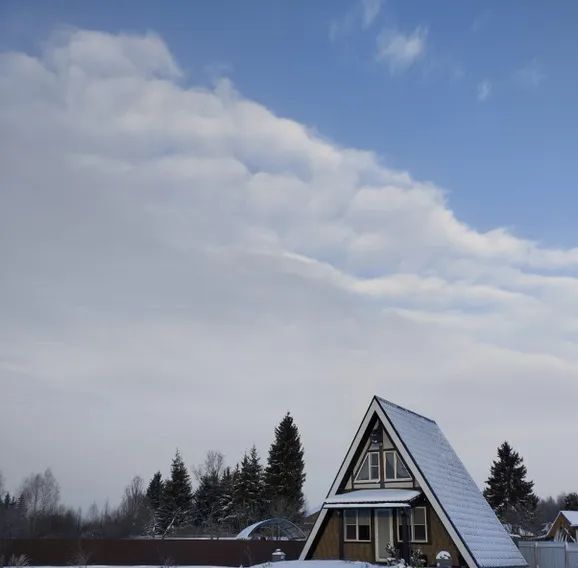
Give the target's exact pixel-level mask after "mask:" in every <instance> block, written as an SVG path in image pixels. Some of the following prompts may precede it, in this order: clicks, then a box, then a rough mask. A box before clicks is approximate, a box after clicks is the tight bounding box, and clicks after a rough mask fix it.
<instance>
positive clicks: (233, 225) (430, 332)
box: [0, 0, 578, 507]
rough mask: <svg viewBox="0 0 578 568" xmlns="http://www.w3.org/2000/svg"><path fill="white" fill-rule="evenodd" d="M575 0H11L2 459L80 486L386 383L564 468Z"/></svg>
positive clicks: (2, 206)
mask: <svg viewBox="0 0 578 568" xmlns="http://www.w3.org/2000/svg"><path fill="white" fill-rule="evenodd" d="M577 24H578V5H576V3H574V2H560V3H557V4H556V5H546V4H544V3H541V2H525V3H523V4H520V3H502V2H483V3H482V2H479V3H478V2H462V3H459V4H457V3H455V4H452V6H451V10H449V9H447V10H440V9H439V6H436V7H435V8H434V5H433V4H428V3H422V2H394V1H379V0H363V1H361V0H360V1H353V2H337V1H336V2H333V1H332V2H315V3H312V2H291V3H288V2H270V1H269V2H265V1H263V2H257V1H253V2H248V3H237V2H219V1H214V2H194V3H192V2H177V1H172V2H160V1H159V2H155V1H150V0H149V1H146V0H145V1H141V2H127V1H124V2H123V1H116V2H99V3H96V2H91V3H88V2H78V1H56V0H51V1H49V2H28V1H22V0H21V1H18V2H13V1H11V0H2V1H0V149H1V151H0V259H1V262H2V270H1V271H0V313H2V318H0V385H1V387H0V388H1V390H0V392H1V393H2V395H1V397H2V412H0V448H1V455H2V462H1V463H0V470H1V471H2V472H3V474H4V477H5V478H6V485H7V486H8V488H9V489H12V490H16V489H17V487H18V485H19V483H20V481H21V479H22V478H23V477H24V476H25V475H27V474H29V473H30V472H36V471H42V470H44V468H46V467H51V468H52V469H53V471H54V474H55V476H56V477H57V479H58V480H59V481H60V484H61V488H62V496H63V500H64V501H65V502H66V503H69V504H71V505H74V506H82V507H87V506H88V505H90V503H92V502H93V501H96V502H97V503H98V504H103V503H104V502H106V501H107V500H108V501H109V502H110V503H111V504H114V503H116V502H118V500H119V499H120V496H121V493H122V490H123V488H124V486H125V485H126V484H127V483H128V482H129V481H130V479H131V478H132V476H133V475H135V474H139V475H141V476H142V477H143V478H144V479H145V480H148V479H149V478H150V477H151V476H152V474H153V473H154V472H155V471H156V470H158V469H160V470H161V471H162V472H163V473H165V474H166V473H168V470H169V465H170V460H171V458H172V456H173V455H174V452H175V450H176V449H177V448H179V449H180V451H181V452H182V455H183V457H184V459H185V461H186V462H187V463H188V464H189V465H191V466H192V465H194V464H198V463H200V462H201V461H202V460H203V457H204V455H205V453H206V451H207V450H211V449H214V450H220V451H222V452H223V453H224V454H225V456H226V460H227V462H228V463H229V464H231V465H234V464H235V463H236V462H237V461H238V460H239V459H240V458H241V456H242V454H243V452H244V451H246V450H248V449H249V448H250V447H251V445H253V444H256V446H257V448H258V450H259V451H260V453H261V455H262V456H263V458H264V457H265V456H266V453H267V449H268V447H269V444H270V443H271V441H272V435H273V429H274V427H275V425H276V424H277V423H278V422H279V421H280V419H281V418H282V416H283V415H284V414H285V412H287V411H290V412H291V413H292V414H293V416H294V418H295V421H296V423H297V424H298V426H299V428H300V431H301V435H302V440H303V444H304V448H305V456H306V464H307V481H306V487H305V491H306V497H307V500H308V503H309V505H310V506H312V507H313V506H315V505H317V504H319V503H320V502H321V501H322V499H323V496H324V494H325V493H326V491H327V490H328V488H329V485H330V483H331V480H332V479H333V476H334V474H335V471H336V470H337V467H338V466H339V464H340V463H341V460H342V458H343V455H344V453H345V451H346V450H347V447H348V445H349V443H350V441H351V438H352V437H353V435H354V433H355V429H356V428H357V425H358V423H359V421H360V420H361V418H362V416H363V413H364V411H365V409H366V407H367V405H368V404H369V402H370V399H371V396H372V395H373V394H379V395H380V396H383V397H384V398H387V399H389V400H392V401H394V402H396V403H399V404H401V405H404V406H407V407H409V408H411V409H413V410H415V411H417V412H420V413H423V414H426V415H427V416H431V417H433V418H435V419H436V421H437V422H438V424H439V425H440V426H441V427H442V429H443V430H444V432H445V433H446V435H447V437H448V439H449V440H450V442H451V443H452V444H453V445H454V447H455V448H456V450H457V452H458V454H459V455H460V456H461V457H462V459H463V461H464V463H465V465H466V467H467V468H468V469H469V471H470V472H471V473H472V475H473V477H474V479H475V480H476V481H477V482H478V484H479V485H480V486H482V484H483V482H484V480H485V479H486V478H487V475H488V471H489V466H490V463H491V461H492V459H493V458H494V456H495V453H496V447H497V446H498V445H499V444H500V443H501V442H502V441H503V440H506V439H507V440H508V441H509V442H510V443H511V444H512V445H513V446H514V448H515V449H517V450H518V451H519V452H520V453H521V455H522V456H523V457H524V459H525V463H526V465H527V467H528V473H529V477H530V478H531V479H533V480H534V481H535V484H536V490H537V492H538V494H539V495H542V496H547V495H551V494H552V495H556V494H558V493H560V492H562V491H572V490H577V489H578V488H577V487H576V485H575V483H576V481H575V475H574V472H575V471H576V468H577V467H578V455H577V453H576V452H575V451H574V449H573V448H574V447H575V444H576V432H575V425H576V404H577V402H578V347H577V345H578V344H577V339H578V232H577V231H576V229H575V221H574V215H573V212H574V211H575V210H576V206H577V205H578V192H577V191H576V180H577V179H578V160H576V158H575V149H576V147H577V142H578V140H577V138H578V134H577V133H578V128H577V126H578V124H577V123H578V120H577V119H578V107H577V106H576V104H575V101H576V100H577V95H578V70H577V69H576V65H575V61H576V56H577V54H578V36H577V35H576V33H575V29H576V26H577Z"/></svg>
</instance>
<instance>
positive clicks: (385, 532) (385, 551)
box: [375, 509, 393, 562]
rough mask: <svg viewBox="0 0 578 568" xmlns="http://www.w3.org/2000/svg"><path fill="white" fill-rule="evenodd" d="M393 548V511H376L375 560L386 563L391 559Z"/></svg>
mask: <svg viewBox="0 0 578 568" xmlns="http://www.w3.org/2000/svg"><path fill="white" fill-rule="evenodd" d="M390 546H391V547H393V510H392V509H376V510H375V560H376V561H377V562H385V561H386V560H387V559H389V558H390V557H391V552H390Z"/></svg>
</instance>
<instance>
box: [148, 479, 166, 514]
mask: <svg viewBox="0 0 578 568" xmlns="http://www.w3.org/2000/svg"><path fill="white" fill-rule="evenodd" d="M162 493H163V479H162V475H161V472H160V471H157V472H156V473H155V474H154V475H153V478H152V479H151V480H150V483H149V485H148V488H147V492H146V496H147V499H148V500H149V503H150V506H151V507H152V509H153V511H158V510H159V508H160V506H161V497H162Z"/></svg>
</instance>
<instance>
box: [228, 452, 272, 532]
mask: <svg viewBox="0 0 578 568" xmlns="http://www.w3.org/2000/svg"><path fill="white" fill-rule="evenodd" d="M263 490H264V487H263V467H262V466H261V463H260V460H259V455H258V454H257V449H256V448H255V446H253V447H252V448H251V451H250V452H249V453H248V454H245V455H244V456H243V460H242V461H241V467H240V468H238V470H237V472H236V474H235V476H234V482H233V488H232V505H233V510H234V514H235V517H236V519H237V524H238V528H243V527H245V526H247V525H250V524H252V523H254V522H256V521H259V520H261V518H262V516H263V514H264V511H265V506H264V505H265V499H264V491H263Z"/></svg>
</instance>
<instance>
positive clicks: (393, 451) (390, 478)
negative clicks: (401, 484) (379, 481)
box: [383, 450, 413, 481]
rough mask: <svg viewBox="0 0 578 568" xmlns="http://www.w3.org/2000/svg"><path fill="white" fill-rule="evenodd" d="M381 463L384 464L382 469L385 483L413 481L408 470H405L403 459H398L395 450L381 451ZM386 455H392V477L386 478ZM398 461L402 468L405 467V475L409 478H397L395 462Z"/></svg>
mask: <svg viewBox="0 0 578 568" xmlns="http://www.w3.org/2000/svg"><path fill="white" fill-rule="evenodd" d="M383 454H384V455H383V460H384V461H383V463H384V467H383V478H384V480H385V481H411V480H412V479H413V477H411V473H410V472H409V469H408V468H407V465H406V464H405V462H404V461H403V459H401V458H400V457H399V454H398V452H397V450H384V451H383ZM387 454H393V456H394V457H393V474H394V477H387ZM398 459H401V463H402V464H403V466H404V467H405V470H406V471H407V474H408V475H409V477H397V461H398Z"/></svg>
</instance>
